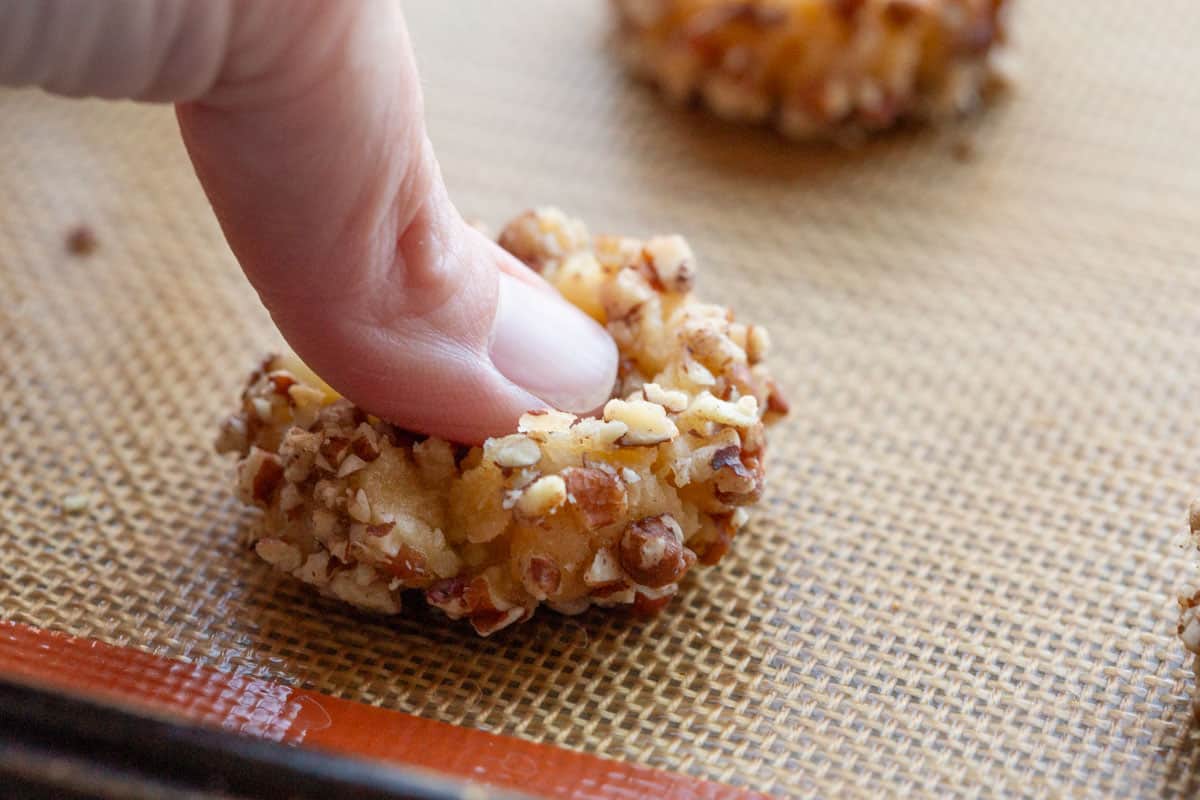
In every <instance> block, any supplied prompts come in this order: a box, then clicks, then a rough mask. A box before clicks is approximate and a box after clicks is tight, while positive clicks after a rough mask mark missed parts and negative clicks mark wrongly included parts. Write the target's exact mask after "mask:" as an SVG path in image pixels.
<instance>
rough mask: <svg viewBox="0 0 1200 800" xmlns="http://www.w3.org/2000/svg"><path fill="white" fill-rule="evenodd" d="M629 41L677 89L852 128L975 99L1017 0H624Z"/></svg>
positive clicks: (815, 130)
mask: <svg viewBox="0 0 1200 800" xmlns="http://www.w3.org/2000/svg"><path fill="white" fill-rule="evenodd" d="M613 5H614V6H615V8H616V11H617V17H618V20H619V28H618V31H617V38H618V46H619V48H620V51H621V53H622V55H623V57H624V58H625V60H626V61H627V62H628V63H629V64H630V66H631V67H632V69H633V70H634V71H635V72H636V73H637V74H638V75H640V76H642V77H644V78H647V79H649V80H650V81H652V82H654V83H656V84H657V85H658V86H659V88H660V89H661V90H662V92H663V93H664V94H665V95H666V96H667V97H668V98H670V99H671V100H673V101H676V102H679V103H683V102H687V101H689V100H691V99H692V98H699V99H700V100H702V101H703V102H704V104H705V105H706V106H708V108H710V109H711V110H712V111H713V112H714V113H716V114H717V115H718V116H721V117H724V118H726V119H731V120H736V121H743V122H767V121H770V122H772V123H773V124H774V125H776V126H777V127H778V128H779V130H780V131H782V132H783V133H784V134H786V135H787V136H789V137H792V138H797V139H822V138H844V137H847V136H852V135H854V134H858V133H862V132H866V131H875V130H880V129H883V128H888V127H891V126H893V125H895V124H896V123H897V122H899V121H901V120H903V119H925V120H938V119H943V118H948V117H953V116H956V115H959V114H963V113H966V112H969V111H971V110H972V109H974V108H975V107H976V106H977V105H978V104H979V103H980V101H981V99H982V98H983V96H984V94H985V92H986V90H987V89H988V88H990V87H992V86H994V85H997V84H998V83H999V82H1000V78H1001V76H1002V75H1003V74H1004V72H1005V71H1006V70H1005V68H1004V62H1003V60H1002V52H1003V51H1002V48H1003V45H1004V41H1005V28H1004V13H1005V11H1006V9H1007V7H1008V6H1010V5H1011V3H1010V2H1006V0H613Z"/></svg>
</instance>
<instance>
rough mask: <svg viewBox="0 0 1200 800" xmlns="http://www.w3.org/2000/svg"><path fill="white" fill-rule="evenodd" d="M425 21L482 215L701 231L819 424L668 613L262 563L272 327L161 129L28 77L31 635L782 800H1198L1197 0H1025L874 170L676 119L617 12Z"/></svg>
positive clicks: (15, 417)
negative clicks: (425, 598) (976, 84)
mask: <svg viewBox="0 0 1200 800" xmlns="http://www.w3.org/2000/svg"><path fill="white" fill-rule="evenodd" d="M406 8H407V9H408V11H409V18H410V26H411V28H412V30H413V38H414V40H415V42H416V46H417V49H418V56H419V59H420V63H421V68H422V70H423V77H424V81H425V84H426V86H427V105H428V109H429V117H430V129H431V135H432V137H433V140H434V144H435V146H436V148H437V150H438V153H439V155H440V157H441V161H442V166H443V169H444V171H445V173H446V176H447V179H448V182H449V184H450V187H451V191H452V193H453V195H454V197H455V199H456V200H457V202H458V204H459V206H460V208H461V209H462V210H463V211H464V213H465V214H467V215H469V216H475V217H480V218H482V219H485V220H488V221H489V222H491V223H492V224H493V225H496V224H498V223H501V222H502V221H503V220H504V219H506V218H507V217H509V216H511V215H513V214H515V213H517V212H519V211H520V210H522V209H523V208H525V207H528V206H530V205H536V204H543V203H553V204H557V205H559V206H561V207H563V208H565V209H567V210H568V211H569V212H571V213H573V214H577V215H579V216H581V217H583V218H584V219H586V220H587V221H588V223H589V224H590V226H591V227H592V229H593V230H596V231H611V232H628V233H637V234H649V233H653V232H667V231H678V232H681V233H684V234H686V235H687V236H688V237H689V238H690V239H691V241H692V244H693V246H694V248H695V250H696V251H697V253H698V254H699V256H700V259H701V273H700V291H701V292H702V293H703V294H705V295H708V296H710V297H717V298H722V299H724V300H727V301H728V302H729V303H730V304H731V305H733V306H734V307H735V308H736V309H737V310H738V311H739V313H740V316H741V317H742V318H744V319H748V320H754V321H759V322H764V323H766V324H767V325H768V327H769V328H770V330H771V333H772V336H773V340H774V351H773V366H774V369H775V370H776V372H777V374H778V375H779V376H780V378H781V383H782V384H783V386H784V387H785V388H786V389H787V391H788V393H789V397H790V400H791V401H792V408H793V414H792V417H791V419H790V420H789V421H788V422H786V423H785V424H784V425H782V426H781V427H778V428H776V429H775V431H774V434H773V439H772V444H771V453H772V458H771V465H770V476H769V481H770V489H769V493H768V496H767V498H766V500H765V502H764V503H763V506H762V508H761V509H760V510H759V512H758V513H757V514H756V515H755V516H754V521H753V523H752V524H751V526H750V528H749V530H748V532H747V533H745V534H744V535H743V536H742V537H740V538H739V539H738V541H737V542H736V545H735V547H734V548H733V551H732V553H731V555H730V556H729V557H728V558H727V559H726V560H725V561H724V562H723V563H722V564H721V565H720V566H718V567H716V568H712V569H706V570H704V571H702V572H700V573H697V574H696V575H695V576H694V577H693V578H690V579H689V580H688V582H687V583H686V584H685V586H684V588H683V591H682V593H681V595H680V596H679V597H678V598H677V599H676V600H675V602H674V603H672V604H671V605H670V606H669V607H668V608H667V609H666V610H665V612H663V613H662V614H660V615H659V616H658V617H656V618H654V619H651V620H649V621H643V620H634V619H630V618H628V617H625V616H623V615H612V614H605V613H602V612H593V613H589V614H587V615H584V616H582V617H579V618H570V619H568V618H563V617H560V616H556V615H554V614H550V613H539V614H538V615H537V616H536V617H535V619H534V620H533V621H531V622H530V623H528V624H526V625H523V626H520V627H518V628H516V629H513V630H509V631H505V632H503V633H502V634H499V635H497V636H495V637H493V638H491V639H487V640H481V639H478V638H476V637H475V636H474V635H473V634H472V633H470V632H469V630H468V629H466V626H463V625H450V624H446V623H445V622H444V620H443V619H442V618H440V617H437V616H435V615H433V614H430V613H428V612H422V611H416V612H415V613H414V614H413V615H412V616H409V617H406V618H402V619H396V620H390V621H389V620H378V619H373V618H369V617H366V616H361V615H357V614H354V613H350V612H347V611H346V610H345V609H343V608H341V607H340V606H338V605H336V604H334V603H331V602H328V601H325V600H322V599H319V598H317V597H315V596H314V595H313V594H311V593H310V592H308V591H305V590H303V589H302V588H300V587H299V586H297V585H296V584H294V583H292V582H290V581H288V580H284V579H281V578H278V577H276V576H275V575H273V574H272V573H271V572H269V571H268V569H267V568H266V567H265V565H263V564H261V563H259V562H258V561H257V560H256V559H255V558H254V557H253V556H252V554H250V553H248V552H246V551H244V550H243V549H242V548H240V547H239V545H238V543H237V542H238V531H239V529H240V528H241V527H242V526H243V525H244V524H245V523H246V521H247V519H248V516H247V514H246V512H244V511H242V510H240V509H239V508H238V506H237V504H236V503H235V502H234V500H233V499H232V497H231V494H230V491H229V480H228V475H229V471H230V465H229V463H228V462H226V461H224V460H222V459H221V458H219V457H217V456H216V455H214V454H213V452H212V447H211V441H212V438H213V435H214V432H215V428H216V423H217V421H218V420H219V418H220V417H221V415H222V414H223V413H225V412H226V411H227V410H228V409H230V408H231V407H232V406H233V404H234V402H235V398H236V395H237V392H238V389H239V386H240V383H241V381H242V379H243V377H244V375H245V373H246V372H247V370H248V369H250V368H251V367H252V366H253V364H254V363H255V359H256V358H257V356H258V355H259V354H260V353H261V352H262V351H263V350H265V349H266V348H268V347H270V346H272V345H273V344H274V342H275V339H274V334H273V332H272V329H271V326H270V323H269V321H268V319H267V317H266V315H265V313H264V312H263V311H262V309H261V308H260V306H259V304H258V302H257V299H256V298H255V296H254V294H253V293H252V291H251V290H250V289H249V287H248V285H247V284H246V282H245V280H244V279H243V278H242V277H241V275H240V273H239V271H238V269H237V266H236V264H235V262H234V260H233V258H232V256H231V255H230V253H229V251H228V249H227V248H226V246H225V244H224V242H223V240H222V238H221V236H220V233H219V231H218V229H217V226H216V224H215V222H214V220H213V218H212V216H211V214H210V212H209V210H208V208H207V206H206V203H205V201H204V198H203V196H202V194H201V192H200V190H199V188H198V186H197V184H196V182H195V179H194V177H193V176H192V175H191V173H190V169H189V166H188V163H187V160H186V158H185V155H184V152H183V149H182V147H181V145H180V143H179V141H178V137H177V134H176V132H175V125H174V121H173V118H172V115H171V112H170V111H169V110H168V109H164V108H150V107H136V106H132V105H125V104H105V103H99V102H68V101H62V100H51V99H48V98H46V97H44V96H42V95H39V94H37V93H32V92H9V93H4V94H0V297H2V302H0V373H2V375H3V382H2V383H0V421H2V422H0V425H2V430H3V438H2V439H0V468H2V470H3V473H2V474H3V481H2V482H0V528H2V530H3V538H2V542H3V553H4V561H3V566H2V567H0V614H2V615H3V617H4V618H6V619H7V620H9V621H11V622H13V623H20V624H23V625H28V626H35V627H38V628H43V629H49V630H53V631H59V632H63V633H68V634H72V635H75V636H82V637H89V638H93V639H97V640H100V641H101V642H105V643H108V644H112V645H118V646H124V647H132V648H136V649H138V650H140V651H145V652H148V653H152V654H155V655H158V656H162V657H167V658H171V659H176V660H181V661H185V662H190V663H191V664H193V665H196V666H197V667H199V668H203V669H205V670H215V671H218V672H222V673H226V674H232V675H239V676H246V677H250V678H264V679H269V680H270V681H272V683H273V684H280V685H285V686H288V687H293V688H294V689H295V690H296V691H306V692H320V693H326V694H330V695H333V696H336V697H338V698H342V699H345V700H351V701H361V702H364V703H367V704H371V705H376V706H380V707H383V708H386V709H391V710H395V711H402V712H407V713H409V714H414V715H417V716H419V717H422V718H424V719H427V720H433V721H439V722H445V723H451V724H454V725H458V726H466V727H469V728H473V729H478V730H481V731H490V732H499V733H504V734H509V735H511V736H513V737H517V738H519V739H522V740H527V741H529V742H534V743H543V744H549V745H556V746H559V747H561V748H567V749H570V750H578V751H583V752H584V753H588V754H591V755H595V756H601V757H606V758H611V759H618V760H620V761H623V762H626V763H629V764H633V765H642V766H650V767H656V768H662V769H665V770H669V771H672V772H675V773H679V774H684V775H689V776H694V777H696V778H704V779H709V780H712V781H717V782H722V783H726V784H732V785H734V786H743V787H750V788H754V789H760V790H764V791H768V792H774V793H779V794H814V795H822V796H877V795H879V794H880V793H884V792H886V793H902V792H904V791H918V792H920V793H923V794H930V793H939V794H942V793H951V792H962V793H964V794H983V795H989V794H993V793H1034V794H1078V793H1084V792H1092V793H1114V794H1140V795H1145V796H1160V795H1182V796H1194V795H1195V794H1196V792H1197V791H1198V790H1200V778H1198V777H1197V769H1198V760H1200V750H1198V748H1197V737H1196V736H1195V735H1194V734H1193V732H1192V730H1193V729H1192V723H1191V722H1190V714H1189V708H1188V695H1189V693H1190V689H1191V684H1192V678H1191V674H1190V670H1189V668H1188V665H1187V664H1186V662H1185V660H1184V657H1183V651H1182V649H1181V647H1180V646H1179V645H1178V643H1177V641H1176V640H1175V639H1174V621H1175V609H1174V602H1173V599H1172V591H1173V588H1174V587H1175V586H1176V584H1178V583H1179V582H1180V581H1181V579H1182V578H1183V576H1184V575H1185V573H1186V572H1187V570H1188V569H1189V568H1190V567H1189V559H1188V557H1187V556H1186V554H1185V553H1184V552H1183V551H1181V550H1180V548H1179V544H1180V539H1181V534H1182V532H1183V528H1184V527H1185V516H1186V515H1185V508H1186V505H1187V501H1188V499H1189V497H1190V493H1191V492H1192V490H1193V489H1196V488H1200V468H1198V467H1197V464H1196V460H1195V458H1194V456H1195V454H1196V453H1197V452H1200V432H1198V430H1197V427H1196V425H1195V424H1194V423H1195V421H1196V408H1195V406H1196V400H1197V398H1200V315H1197V314H1196V312H1195V308H1194V303H1193V300H1192V299H1193V298H1195V297H1198V296H1200V271H1198V270H1197V269H1196V265H1195V263H1194V262H1195V261H1196V259H1197V256H1198V254H1200V224H1198V221H1197V218H1196V214H1197V209H1200V158H1198V157H1197V155H1196V151H1195V142H1196V141H1197V139H1198V137H1200V89H1198V84H1197V82H1196V80H1195V76H1196V75H1197V73H1198V72H1200V48H1197V47H1196V39H1197V34H1198V33H1200V14H1198V12H1197V9H1196V7H1195V5H1194V3H1192V2H1191V0H1159V2H1155V3H1143V2H1140V1H1139V0H1110V1H1109V2H1105V3H1093V2H1088V0H1061V1H1059V2H1053V1H1052V0H1040V2H1039V1H1038V0H1024V1H1023V2H1021V3H1020V4H1019V6H1018V8H1017V9H1016V10H1017V12H1018V23H1019V24H1018V33H1019V36H1020V47H1021V50H1022V52H1023V64H1024V69H1023V75H1022V78H1021V82H1020V86H1019V90H1018V91H1017V93H1016V94H1015V95H1014V96H1013V97H1012V98H1011V99H1009V100H1007V101H1004V102H1002V103H1000V104H999V105H997V106H995V107H993V108H991V109H990V110H989V111H988V112H987V113H986V114H985V115H984V116H982V117H980V118H979V119H977V120H975V121H972V122H971V123H969V124H968V125H966V126H963V127H961V128H955V129H954V130H951V131H945V132H939V131H928V130H926V131H920V130H917V131H910V132H902V133H899V134H896V135H891V136H888V137H885V138H884V139H881V140H879V141H876V142H873V143H870V144H868V145H867V146H865V147H862V148H860V149H857V150H852V151H846V150H840V149H837V148H825V147H798V146H795V145H791V144H788V143H786V142H784V141H782V140H780V139H778V138H776V137H775V136H774V135H773V134H771V133H769V132H766V131H760V130H754V129H744V128H739V127H734V126H728V125H725V124H722V123H719V122H716V121H712V120H709V119H708V118H706V117H704V116H703V115H701V114H699V113H696V112H689V111H682V110H675V109H671V108H668V107H666V106H664V105H662V104H661V103H660V102H658V98H657V97H656V96H655V95H654V94H653V92H651V91H649V90H647V89H645V88H644V87H641V86H638V85H636V84H633V83H631V82H629V81H628V80H626V78H625V77H624V76H623V74H622V72H621V70H620V69H619V67H618V66H617V65H616V63H615V62H614V60H613V58H612V57H611V53H610V52H609V51H608V50H607V49H606V44H605V42H606V36H607V33H608V19H607V18H606V14H605V8H604V4H603V3H597V2H583V0H572V2H561V1H560V0H543V1H542V2H533V1H532V0H530V1H526V0H522V1H521V2H504V3H495V2H485V0H474V1H472V2H468V1H467V0H456V2H454V3H442V2H436V0H429V2H421V3H416V2H410V3H406ZM78 225H85V226H87V227H88V228H89V229H90V230H91V231H92V232H93V233H94V237H95V245H96V246H95V251H94V252H92V253H91V254H89V255H79V254H73V253H71V252H69V249H68V247H67V246H66V244H65V240H66V238H67V237H68V234H69V232H70V231H71V229H72V228H74V227H76V226H78ZM69 495H86V496H87V497H88V498H89V501H90V502H89V503H88V505H87V507H86V508H85V509H84V510H83V511H82V513H76V514H68V513H65V512H64V509H63V501H64V498H66V497H67V496H69Z"/></svg>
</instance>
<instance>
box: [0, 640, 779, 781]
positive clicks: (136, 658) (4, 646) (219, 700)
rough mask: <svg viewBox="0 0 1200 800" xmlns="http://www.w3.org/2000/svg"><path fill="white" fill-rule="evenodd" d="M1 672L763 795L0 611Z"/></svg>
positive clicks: (309, 736)
mask: <svg viewBox="0 0 1200 800" xmlns="http://www.w3.org/2000/svg"><path fill="white" fill-rule="evenodd" d="M0 675H7V676H12V677H16V678H24V679H28V680H34V681H36V682H38V683H41V684H44V685H48V686H51V687H55V688H59V689H65V690H71V691H75V692H78V693H82V694H86V695H89V696H92V697H96V698H101V699H109V700H117V701H121V702H124V703H132V704H135V705H140V706H143V707H146V708H149V709H152V710H154V711H158V712H167V713H170V714H173V715H177V716H180V717H182V718H185V719H187V720H190V721H193V722H197V723H200V724H203V725H209V726H216V727H221V728H224V729H226V730H231V731H236V732H239V733H246V734H251V735H254V736H259V737H262V738H266V739H271V740H274V741H280V742H285V743H289V744H300V743H303V744H305V745H307V746H312V747H316V748H320V749H324V750H328V751H332V752H337V753H342V754H346V755H352V756H356V757H359V758H368V759H374V760H379V761H384V762H389V763H392V764H399V765H404V766H409V767H417V768H422V769H428V770H433V771H435V772H440V773H443V774H446V775H451V776H454V777H457V778H463V779H466V780H469V781H472V782H475V783H481V784H488V785H492V786H496V787H498V788H508V789H517V790H520V791H524V792H533V793H536V794H541V795H545V796H547V797H554V798H568V799H569V800H608V799H609V798H634V797H651V796H652V797H662V798H684V797H687V798H693V797H696V798H714V799H715V798H752V797H764V795H759V794H755V793H751V792H746V791H743V790H740V789H736V788H734V787H731V786H725V785H722V784H719V783H713V782H710V781H704V780H701V779H698V778H693V777H690V776H686V775H678V774H674V773H671V772H666V771H663V770H655V769H650V768H648V767H642V766H638V765H636V764H627V763H622V762H618V761H611V760H608V759H602V758H597V757H595V756H591V755H588V754H585V753H578V752H574V751H571V750H564V749H562V748H558V747H553V746H551V745H545V744H537V743H534V742H527V741H524V740H521V739H516V738H514V737H511V736H501V735H497V734H492V733H486V732H484V731H479V730H473V729H470V728H461V727H457V726H454V725H449V724H446V723H443V722H436V721H433V720H428V719H423V718H421V717H417V716H413V715H411V714H405V713H402V712H398V711H392V710H389V709H384V708H379V707H376V706H369V705H365V704H362V703H355V702H352V701H348V700H341V699H339V698H336V697H331V696H329V695H325V694H321V693H318V692H311V691H305V690H302V689H295V688H292V687H289V686H286V685H284V684H279V683H273V682H270V681H264V680H260V679H256V678H250V677H246V676H239V675H237V674H233V673H227V672H221V671H219V670H215V669H211V668H208V667H201V666H197V665H193V664H187V663H185V662H182V661H175V660H171V659H167V658H162V657H160V656H156V655H153V654H152V653H146V652H143V651H141V650H136V649H134V648H130V647H117V646H114V645H109V644H104V643H103V642H97V641H94V640H90V639H84V638H80V637H75V636H69V635H66V634H62V633H57V632H54V631H48V630H44V629H41V628H35V627H32V626H28V625H23V624H20V623H14V622H5V621H0Z"/></svg>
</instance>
